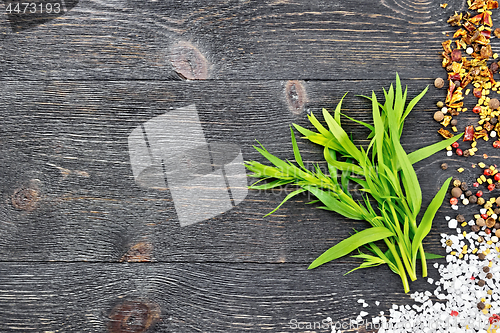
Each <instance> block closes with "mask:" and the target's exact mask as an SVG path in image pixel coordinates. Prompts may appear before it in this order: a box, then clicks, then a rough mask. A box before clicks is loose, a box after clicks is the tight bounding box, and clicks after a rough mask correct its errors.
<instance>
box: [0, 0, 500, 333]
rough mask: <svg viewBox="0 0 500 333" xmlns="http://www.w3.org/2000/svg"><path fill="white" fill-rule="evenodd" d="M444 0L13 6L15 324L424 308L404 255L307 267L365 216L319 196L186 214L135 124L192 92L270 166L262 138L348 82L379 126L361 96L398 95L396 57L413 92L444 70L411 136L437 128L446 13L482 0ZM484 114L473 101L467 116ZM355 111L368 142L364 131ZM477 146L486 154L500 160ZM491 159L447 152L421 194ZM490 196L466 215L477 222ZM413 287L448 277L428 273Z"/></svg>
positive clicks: (8, 304) (414, 142)
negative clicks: (134, 145) (406, 290)
mask: <svg viewBox="0 0 500 333" xmlns="http://www.w3.org/2000/svg"><path fill="white" fill-rule="evenodd" d="M68 1H69V0H68ZM74 2H76V0H75V1H74ZM447 2H448V3H449V6H448V7H447V9H442V8H440V7H439V5H440V2H438V1H406V0H376V1H367V0H362V1H361V0H360V1H357V0H346V1H319V0H309V1H308V0H270V1H265V2H264V1H248V0H241V1H229V0H220V1H205V0H188V1H155V0H152V1H137V0H127V1H123V0H110V1H100V0H80V1H79V2H78V4H77V5H76V6H75V7H74V8H73V9H71V10H70V11H69V12H68V13H66V14H65V15H63V16H60V17H58V18H56V19H54V20H52V21H49V22H46V23H44V24H41V25H39V26H36V27H32V28H30V29H27V30H22V31H19V32H13V31H12V29H11V27H10V26H9V22H8V20H7V16H6V15H3V14H4V13H3V11H4V10H5V5H4V3H1V4H0V11H1V12H2V15H0V59H1V62H0V81H1V85H2V89H0V156H1V157H0V179H1V181H0V235H1V237H0V332H9V333H10V332H44V333H49V332H77V333H81V332H111V333H118V332H141V333H143V332H145V331H147V332H161V333H163V332H209V333H212V332H242V331H247V332H259V331H269V332H328V331H329V330H326V329H315V328H313V329H306V328H304V329H293V328H292V327H290V321H291V320H293V319H296V320H297V321H299V322H321V321H322V320H324V319H325V318H327V317H331V318H332V319H333V320H334V321H341V322H347V321H348V320H349V319H354V318H355V317H356V315H357V314H358V313H359V312H360V311H361V310H364V311H367V312H368V313H369V316H368V317H370V316H373V315H376V314H378V313H379V311H385V312H386V313H387V311H388V309H389V308H390V306H391V304H393V303H396V304H411V300H410V299H409V296H408V295H404V294H403V293H402V288H401V282H400V280H399V277H398V276H396V275H394V274H393V273H391V272H390V271H389V269H388V268H387V267H377V268H371V269H369V270H359V271H356V272H354V273H351V274H350V275H348V276H343V274H344V273H346V272H347V271H349V270H351V269H353V268H354V267H356V266H357V264H359V262H358V261H357V260H355V259H352V258H349V257H347V258H342V259H340V260H337V261H335V262H334V263H329V264H327V265H324V266H322V267H319V268H317V269H314V270H311V271H308V270H307V269H306V268H307V266H308V264H309V263H310V262H311V261H312V260H313V259H315V258H316V257H317V256H318V255H319V254H321V253H322V252H323V251H324V250H326V249H328V248H329V247H331V246H333V245H334V244H336V243H337V242H339V241H340V240H342V239H344V238H345V237H347V236H348V235H349V233H350V232H351V230H352V228H356V229H362V228H364V227H365V226H366V224H365V223H364V222H353V221H349V220H347V219H345V218H342V217H341V216H339V215H337V214H335V213H331V212H326V211H322V210H319V209H315V208H314V207H311V206H307V205H305V203H306V202H307V201H308V200H309V199H311V198H310V197H308V196H306V195H303V196H298V197H296V198H294V199H293V200H291V201H290V202H288V203H286V204H285V205H284V206H283V207H282V208H281V209H280V210H279V211H278V212H277V213H275V214H273V215H272V216H270V217H266V218H264V217H263V216H264V215H265V214H266V213H268V212H269V211H270V210H272V209H273V208H274V207H276V206H277V205H278V204H279V203H280V202H281V200H282V199H283V198H284V197H285V196H286V194H287V193H288V192H289V191H290V190H291V189H289V188H287V189H283V190H282V191H278V192H276V191H275V192H272V191H260V192H259V191H250V192H249V194H248V196H247V197H246V199H245V200H244V201H243V202H242V203H240V204H239V205H237V206H236V207H234V208H233V209H232V210H230V211H227V212H226V213H224V214H222V215H219V216H217V217H214V218H211V219H208V220H205V221H203V222H200V223H196V224H193V225H190V226H186V227H181V226H180V224H179V218H178V214H177V212H176V209H175V206H174V201H173V197H172V195H171V193H170V191H169V190H168V189H165V188H163V189H145V188H142V187H139V186H138V185H137V184H136V183H135V181H134V176H133V172H132V168H131V162H130V156H129V152H128V140H127V138H128V136H129V135H130V134H131V132H132V131H133V130H134V129H135V128H138V127H140V126H141V125H142V124H144V123H145V122H147V121H149V120H151V119H153V118H155V117H157V116H160V115H163V114H168V113H169V112H171V111H172V110H174V109H177V108H179V107H185V106H188V105H192V104H195V105H196V108H197V112H198V116H199V118H200V121H201V127H202V129H203V132H204V135H205V137H206V138H207V140H208V141H210V142H217V141H223V142H229V143H233V144H236V145H237V146H238V147H240V148H241V151H242V154H243V157H244V159H246V160H251V159H255V160H259V161H261V162H264V161H263V159H262V158H261V156H260V155H259V154H258V153H257V152H256V151H255V150H254V149H253V148H252V145H254V144H255V139H258V140H259V141H260V142H262V143H263V144H264V145H265V146H266V148H267V149H268V150H269V151H271V152H272V153H274V154H276V155H277V156H278V157H280V158H291V157H292V156H293V155H292V154H291V149H292V147H291V144H290V138H289V136H290V133H289V126H290V124H291V123H298V124H300V125H302V126H305V127H308V128H310V125H309V123H308V121H307V117H306V115H307V113H308V112H311V111H312V112H315V113H317V114H318V113H319V112H320V110H321V108H323V107H326V108H328V109H332V108H334V107H335V105H336V104H337V103H338V101H339V100H340V98H341V96H342V95H343V94H344V93H345V92H346V91H349V92H350V94H349V95H348V96H347V97H346V99H345V101H344V112H345V113H346V114H347V115H349V116H352V117H354V118H356V119H359V120H364V121H368V122H369V121H371V116H370V108H371V106H370V104H369V103H367V102H366V101H365V100H363V99H362V98H359V97H355V95H356V94H364V95H367V94H369V93H370V92H371V90H372V89H375V90H376V92H377V93H378V95H379V96H381V95H382V94H381V90H380V89H381V88H382V87H383V86H384V87H388V85H389V84H390V82H392V81H393V80H394V78H395V73H396V72H399V74H400V76H401V78H402V80H403V83H404V84H408V85H409V89H410V97H413V96H415V95H416V94H417V93H418V92H419V91H421V90H422V89H423V88H424V87H425V86H426V85H431V87H430V90H429V92H428V94H427V95H426V97H425V98H424V99H423V100H422V102H421V103H419V105H418V106H417V108H416V109H415V110H414V111H413V113H412V114H410V116H409V117H408V119H407V122H406V125H405V133H404V134H403V145H404V147H405V149H406V150H407V151H413V150H415V149H417V148H420V147H423V146H425V145H428V144H431V143H434V142H436V141H438V140H440V139H441V137H440V136H439V135H438V134H437V129H438V128H439V125H438V124H436V123H435V122H434V121H433V120H432V114H433V113H434V112H435V111H436V106H435V103H436V102H437V101H438V100H442V99H443V98H444V97H445V91H444V90H437V89H435V88H434V87H433V86H432V82H433V80H434V78H435V77H437V76H440V77H443V78H444V77H445V75H446V74H445V72H444V70H443V69H442V68H441V65H440V56H439V54H440V52H441V42H442V41H443V40H445V38H446V36H445V35H444V34H443V32H451V31H452V30H451V29H450V28H449V27H448V26H447V23H446V19H447V18H448V16H449V15H451V14H453V12H454V11H460V10H464V9H465V5H464V1H458V0H453V1H447ZM497 14H498V13H495V14H494V15H497ZM497 16H498V15H497ZM493 19H494V20H496V17H495V16H494V17H493ZM492 46H493V49H494V50H495V49H497V48H498V46H500V45H498V41H497V39H492ZM186 79H188V80H190V81H186ZM470 102H472V100H470V99H469V100H467V102H466V103H470ZM466 106H467V107H469V108H472V106H473V104H471V105H466ZM474 119H475V118H474V117H473V116H471V115H470V114H468V113H465V114H462V115H460V116H459V117H458V121H459V125H458V127H459V129H463V128H464V127H465V126H466V125H468V124H473V122H474ZM345 126H346V128H347V131H348V132H349V133H351V134H352V136H353V138H354V140H355V141H356V143H357V144H360V145H366V144H367V141H366V140H364V138H366V135H367V134H368V133H367V131H366V129H364V128H363V127H361V126H359V125H356V124H354V123H353V122H351V121H347V120H346V121H345ZM479 146H480V149H481V152H482V153H483V152H484V153H487V154H488V155H489V156H490V159H489V160H487V162H489V161H494V160H495V159H496V158H498V153H497V151H495V150H494V149H493V148H492V147H491V144H486V143H482V142H481V143H480V144H479ZM299 147H300V149H301V151H302V154H303V157H304V161H306V163H307V164H308V165H312V163H315V162H317V161H320V160H322V159H323V158H322V154H321V150H320V149H319V148H318V147H316V146H314V145H312V144H310V143H307V142H305V141H303V140H301V141H299ZM482 160H483V159H482V157H481V156H476V157H469V158H467V159H458V158H455V157H451V158H448V157H446V156H445V153H444V152H442V153H439V154H437V155H435V156H433V157H431V158H429V159H427V160H425V161H422V162H420V163H417V164H416V165H415V169H416V170H417V174H418V177H419V180H420V182H421V186H422V191H423V194H424V198H423V206H424V207H425V206H427V205H428V204H429V202H430V201H431V198H432V196H433V195H434V194H435V193H436V191H437V190H438V188H439V186H440V184H442V183H443V182H444V180H445V179H446V178H447V177H449V176H459V177H460V179H461V180H464V181H467V182H469V184H470V183H471V182H472V181H473V180H474V179H475V178H476V177H477V176H478V174H477V173H478V171H476V170H475V169H471V168H470V167H469V166H470V164H471V163H476V162H478V161H482ZM442 162H447V163H448V164H449V166H450V167H449V169H448V170H447V171H443V170H441V169H440V168H439V165H440V164H441V163H442ZM458 167H465V171H464V172H463V173H461V174H459V173H458V172H457V171H456V169H457V168H458ZM249 181H250V180H249ZM352 190H353V192H355V190H356V189H355V188H353V189H352ZM448 199H449V198H448V197H447V199H446V200H448ZM476 209H477V206H473V205H469V206H468V207H467V208H466V209H462V210H461V211H460V212H461V213H463V214H464V215H466V218H467V219H469V218H471V217H472V214H474V213H477V211H476ZM455 214H456V212H455V211H453V210H451V209H450V208H449V206H448V205H443V207H441V209H440V210H439V212H438V214H437V217H436V219H435V223H434V227H433V229H432V231H431V234H430V235H429V237H427V238H426V241H425V248H426V250H427V251H429V252H434V253H438V254H443V252H444V251H443V249H442V248H441V247H440V246H439V240H440V233H441V232H448V228H447V225H446V222H445V220H444V216H446V215H449V216H454V215H455ZM438 262H443V260H438ZM429 275H430V276H431V277H432V278H434V279H437V278H439V276H438V273H437V272H436V270H435V269H433V268H430V271H429ZM411 288H412V290H418V291H424V290H431V291H432V286H430V285H429V284H427V282H426V280H425V279H422V278H419V279H418V280H417V281H416V282H414V283H412V284H411ZM360 298H363V299H365V300H366V301H367V302H368V303H369V304H370V307H369V308H362V306H361V304H359V303H357V300H358V299H360ZM375 301H381V305H380V306H379V307H376V306H374V302H375ZM124 309H128V310H127V311H128V312H127V311H125V310H124ZM121 320H123V322H121ZM145 323H147V324H145ZM117 325H118V326H117ZM120 325H121V326H120ZM117 327H121V329H118V328H117ZM349 331H356V330H354V329H353V330H349ZM361 332H362V331H361Z"/></svg>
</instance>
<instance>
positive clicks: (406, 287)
mask: <svg viewBox="0 0 500 333" xmlns="http://www.w3.org/2000/svg"><path fill="white" fill-rule="evenodd" d="M384 241H385V243H386V244H387V247H388V248H389V251H391V253H392V256H393V257H394V260H395V261H396V265H397V266H398V272H399V276H401V281H403V288H404V291H405V293H407V292H409V291H410V285H409V283H408V278H407V277H406V271H405V268H404V267H403V263H402V262H401V259H400V258H399V254H398V251H397V250H396V247H395V246H394V244H392V242H391V241H390V240H389V239H387V238H386V239H384Z"/></svg>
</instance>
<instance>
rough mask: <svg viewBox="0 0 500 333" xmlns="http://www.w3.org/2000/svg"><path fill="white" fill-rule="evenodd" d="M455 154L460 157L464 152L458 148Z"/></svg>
mask: <svg viewBox="0 0 500 333" xmlns="http://www.w3.org/2000/svg"><path fill="white" fill-rule="evenodd" d="M455 152H456V153H457V155H458V156H462V155H463V154H464V152H463V151H462V149H460V148H457V150H456V151H455Z"/></svg>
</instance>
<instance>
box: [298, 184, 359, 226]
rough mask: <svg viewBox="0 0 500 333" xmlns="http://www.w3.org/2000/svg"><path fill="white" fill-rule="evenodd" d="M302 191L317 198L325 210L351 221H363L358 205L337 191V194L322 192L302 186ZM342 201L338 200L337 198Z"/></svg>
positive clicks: (315, 188) (311, 187)
mask: <svg viewBox="0 0 500 333" xmlns="http://www.w3.org/2000/svg"><path fill="white" fill-rule="evenodd" d="M303 188H304V189H306V190H308V191H309V192H311V193H312V194H313V195H314V196H315V197H316V198H318V199H319V200H320V201H321V202H322V203H323V204H324V205H325V206H326V207H325V208H326V209H328V210H331V211H334V212H337V213H339V214H341V215H343V216H345V217H348V218H350V219H353V220H363V219H364V216H363V211H362V210H361V209H360V207H359V205H358V204H357V203H356V202H355V201H354V200H352V198H351V197H349V196H348V195H346V194H345V193H344V192H342V191H341V190H340V189H339V192H338V193H334V192H332V191H328V192H327V191H324V190H322V189H320V188H317V187H315V186H303ZM339 197H341V198H342V199H341V200H339V199H338V198H339Z"/></svg>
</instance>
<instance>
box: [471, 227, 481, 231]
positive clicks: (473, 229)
mask: <svg viewBox="0 0 500 333" xmlns="http://www.w3.org/2000/svg"><path fill="white" fill-rule="evenodd" d="M470 230H471V231H472V232H478V231H479V230H481V228H479V227H478V226H477V225H473V226H472V227H470Z"/></svg>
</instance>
